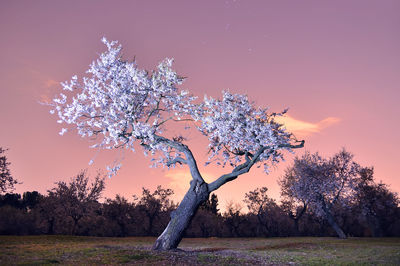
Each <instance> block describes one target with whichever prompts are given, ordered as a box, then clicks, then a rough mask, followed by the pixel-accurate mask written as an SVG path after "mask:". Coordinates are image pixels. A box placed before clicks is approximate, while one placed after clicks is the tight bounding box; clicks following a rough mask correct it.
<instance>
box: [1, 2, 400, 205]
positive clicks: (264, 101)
mask: <svg viewBox="0 0 400 266" xmlns="http://www.w3.org/2000/svg"><path fill="white" fill-rule="evenodd" d="M399 14H400V1H396V0H394V1H384V0H383V1H367V0H359V1H351V0H345V1H239V0H238V1H70V0H69V1H12V0H8V1H7V0H4V1H1V2H0V33H1V42H0V51H1V53H0V114H1V115H0V125H1V130H0V146H2V147H5V148H9V149H10V150H9V151H8V152H7V156H8V158H9V161H10V162H11V163H12V165H11V170H12V174H13V175H14V176H15V177H16V178H17V179H19V180H20V181H22V182H23V184H21V185H18V186H17V190H16V192H19V193H21V192H24V191H28V190H29V191H31V190H38V191H39V192H41V193H45V192H46V190H47V189H50V188H52V187H53V186H54V182H56V181H59V180H67V179H69V178H70V177H72V176H74V175H75V174H77V173H78V172H79V171H80V170H81V169H85V168H89V171H90V172H92V173H94V172H96V169H105V166H106V165H107V164H110V163H112V162H113V160H114V159H115V158H116V157H117V156H120V153H119V152H109V151H102V152H100V153H98V154H97V155H96V153H97V152H96V150H93V149H90V148H89V143H88V141H87V140H85V139H81V138H79V137H78V136H77V135H76V134H71V133H69V134H66V135H65V136H63V137H61V136H59V135H58V132H59V130H60V125H59V124H57V123H56V117H55V116H51V115H50V114H49V108H47V107H45V106H42V105H40V104H38V102H39V101H44V100H46V99H51V98H53V96H54V95H55V94H56V93H57V92H59V91H60V86H59V82H61V81H65V80H69V79H70V77H71V76H72V75H74V74H78V76H82V74H83V72H84V71H85V70H86V69H87V67H88V65H89V63H91V61H92V60H93V59H95V58H96V57H97V55H98V54H99V53H101V52H102V51H104V47H103V45H102V44H101V42H100V38H101V37H102V36H106V37H107V38H108V39H112V40H119V41H120V42H121V43H122V45H123V46H124V55H125V57H126V58H128V59H133V57H134V56H136V59H137V62H138V64H139V65H140V66H141V67H143V68H146V69H152V68H154V66H155V65H156V64H157V63H158V62H159V61H161V60H162V59H163V58H165V57H173V58H175V69H176V70H177V72H178V73H179V74H181V75H183V76H186V77H188V79H187V80H186V82H185V83H184V86H183V87H185V88H188V89H190V90H191V91H192V92H193V93H194V94H195V95H198V96H200V97H203V95H204V94H207V95H211V96H219V95H220V91H221V90H223V89H229V90H230V91H231V92H235V93H246V94H247V95H248V96H249V98H250V99H253V100H255V101H256V102H257V104H259V105H263V106H270V107H271V109H272V110H273V111H281V110H283V109H284V108H286V107H289V108H290V111H289V117H288V118H287V119H286V122H287V123H288V124H287V126H288V127H289V128H290V129H293V130H294V131H295V132H297V134H298V135H299V136H302V137H303V138H304V139H305V140H306V148H305V149H307V150H309V151H311V152H315V151H319V152H321V153H322V154H323V155H325V156H330V155H332V154H333V153H335V152H337V151H339V149H340V148H341V147H345V148H346V149H348V150H349V151H351V152H352V153H354V154H355V160H356V161H358V162H359V163H361V164H362V165H364V166H374V167H375V172H376V173H375V176H376V179H377V180H382V181H383V182H384V183H387V184H389V185H390V187H391V189H392V190H394V191H397V192H399V191H400V180H399V178H398V169H397V168H396V166H397V165H396V164H397V163H398V162H399V156H398V151H399V149H400V141H399V137H400V134H399V132H400V123H399V122H400V121H399V115H400V105H399V103H398V101H399V100H400V85H399V84H400V73H399V72H400V50H399V47H400V32H399V29H400V16H399ZM189 139H190V142H189V145H190V146H191V147H192V149H193V151H194V154H195V155H196V156H197V158H198V161H199V164H202V163H203V162H204V158H205V157H206V149H205V145H206V144H207V143H206V140H205V139H203V137H202V136H200V135H196V134H193V135H190V136H189ZM138 150H139V149H138ZM303 152H304V151H298V152H297V153H298V154H301V153H303ZM95 155H96V160H95V163H94V164H93V165H92V166H90V167H89V165H88V162H89V161H90V159H92V158H93V156H95ZM287 158H288V163H290V162H291V158H292V157H291V156H289V157H287ZM123 163H124V165H123V168H122V169H121V171H120V172H119V173H118V175H117V176H114V177H113V178H111V179H108V180H107V188H106V192H105V194H104V196H106V197H114V195H115V194H117V193H119V194H122V195H124V196H126V197H127V198H129V199H130V198H131V195H132V194H138V193H140V192H141V187H143V186H144V187H147V188H150V189H152V190H153V189H155V188H156V186H157V185H158V184H162V185H163V186H168V187H172V188H173V189H175V191H176V197H175V199H176V200H180V198H181V197H182V196H183V193H184V190H185V189H186V188H187V186H188V182H187V181H183V182H182V181H180V180H181V179H185V180H187V178H188V176H187V175H186V174H185V172H184V171H185V169H184V168H180V169H177V170H173V171H167V170H166V169H151V168H149V167H148V165H149V158H145V157H144V156H143V154H142V153H141V152H137V153H135V154H133V153H131V152H128V151H127V152H125V160H124V162H123ZM286 166H287V163H286V164H285V163H284V164H280V165H278V166H277V168H276V169H275V170H273V172H272V173H271V174H270V175H268V176H266V175H264V174H263V173H262V172H261V171H259V169H253V171H251V172H250V173H249V174H246V175H243V176H241V177H240V178H238V179H237V180H235V181H234V182H231V183H229V184H227V185H225V186H224V187H222V188H221V189H220V190H218V192H217V194H218V196H219V198H220V202H221V204H222V206H224V205H225V204H226V202H228V201H230V200H234V201H236V202H239V201H241V200H242V199H243V198H244V193H246V192H248V191H250V190H253V189H255V188H257V187H261V186H267V187H268V188H269V189H270V190H269V191H270V195H271V196H272V197H274V198H278V197H279V187H278V185H277V183H276V180H277V178H278V177H279V176H280V175H281V174H282V172H283V170H284V168H285V167H286ZM201 170H202V171H203V173H204V175H205V178H206V179H207V180H209V181H210V180H212V179H213V178H215V177H216V176H217V175H218V174H222V173H224V171H227V169H218V168H216V167H201Z"/></svg>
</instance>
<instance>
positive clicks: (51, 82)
mask: <svg viewBox="0 0 400 266" xmlns="http://www.w3.org/2000/svg"><path fill="white" fill-rule="evenodd" d="M44 85H45V87H46V88H52V87H55V86H59V85H60V82H59V81H56V80H54V79H46V80H45V81H44Z"/></svg>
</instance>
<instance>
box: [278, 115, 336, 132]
mask: <svg viewBox="0 0 400 266" xmlns="http://www.w3.org/2000/svg"><path fill="white" fill-rule="evenodd" d="M276 120H277V121H278V122H279V123H282V124H284V125H285V127H286V129H287V130H288V131H289V132H293V133H295V134H296V135H297V136H302V137H304V136H309V135H312V134H314V133H319V132H321V131H322V130H323V129H325V128H327V127H330V126H332V125H334V124H337V123H339V122H340V118H337V117H327V118H325V119H323V120H321V121H319V122H317V123H312V122H307V121H302V120H299V119H296V118H294V117H291V116H289V115H285V116H282V117H278V118H277V119H276Z"/></svg>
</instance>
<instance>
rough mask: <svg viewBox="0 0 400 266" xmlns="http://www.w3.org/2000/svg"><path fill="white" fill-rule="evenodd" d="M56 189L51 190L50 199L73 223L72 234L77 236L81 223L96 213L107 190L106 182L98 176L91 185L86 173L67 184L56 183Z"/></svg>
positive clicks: (80, 174)
mask: <svg viewBox="0 0 400 266" xmlns="http://www.w3.org/2000/svg"><path fill="white" fill-rule="evenodd" d="M56 185H57V186H56V187H55V188H53V189H51V190H49V191H48V192H49V197H50V198H52V199H54V200H55V201H56V203H57V208H59V209H60V211H62V212H63V213H64V215H65V216H66V217H70V218H71V219H72V221H73V225H72V230H71V234H76V230H77V227H78V223H79V221H80V220H81V219H82V218H83V217H85V216H88V215H90V214H91V213H92V212H93V211H94V207H95V206H96V204H97V201H98V199H99V198H100V196H101V193H102V192H103V190H104V189H105V180H104V177H103V176H101V174H98V175H97V176H96V177H95V179H94V181H93V182H92V183H91V184H90V185H89V177H88V176H87V172H86V171H82V172H80V173H79V174H78V175H77V176H76V177H74V178H71V180H70V182H69V183H68V184H67V183H66V182H64V181H59V182H57V183H56Z"/></svg>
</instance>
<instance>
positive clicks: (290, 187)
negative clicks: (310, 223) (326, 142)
mask: <svg viewBox="0 0 400 266" xmlns="http://www.w3.org/2000/svg"><path fill="white" fill-rule="evenodd" d="M358 169H359V165H358V164H357V163H355V162H354V161H353V155H352V154H351V153H349V152H347V151H346V150H344V149H343V150H341V151H340V152H338V153H337V154H335V155H334V156H333V157H332V158H330V159H325V158H322V157H321V156H320V155H319V154H318V153H314V154H310V153H308V152H306V153H305V154H304V155H303V156H302V157H301V158H295V160H294V163H293V165H292V166H290V167H289V168H287V169H286V172H285V175H284V176H283V177H282V178H281V180H280V182H279V183H280V185H281V186H282V191H283V192H284V195H286V196H290V197H291V198H293V199H295V200H297V201H300V202H304V204H305V205H307V206H309V208H310V209H311V210H313V211H314V213H315V214H316V215H317V216H319V217H323V218H324V219H326V220H327V221H328V223H329V225H330V226H331V227H332V228H333V229H334V230H335V232H336V233H337V235H338V237H339V238H346V235H345V233H344V232H343V230H342V229H341V228H340V227H339V225H338V224H337V222H336V221H335V218H334V216H333V213H332V208H333V206H334V205H335V204H337V203H341V204H344V205H345V204H346V201H347V200H352V199H353V197H354V195H355V194H354V190H356V184H357V180H358V171H359V170H358Z"/></svg>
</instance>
